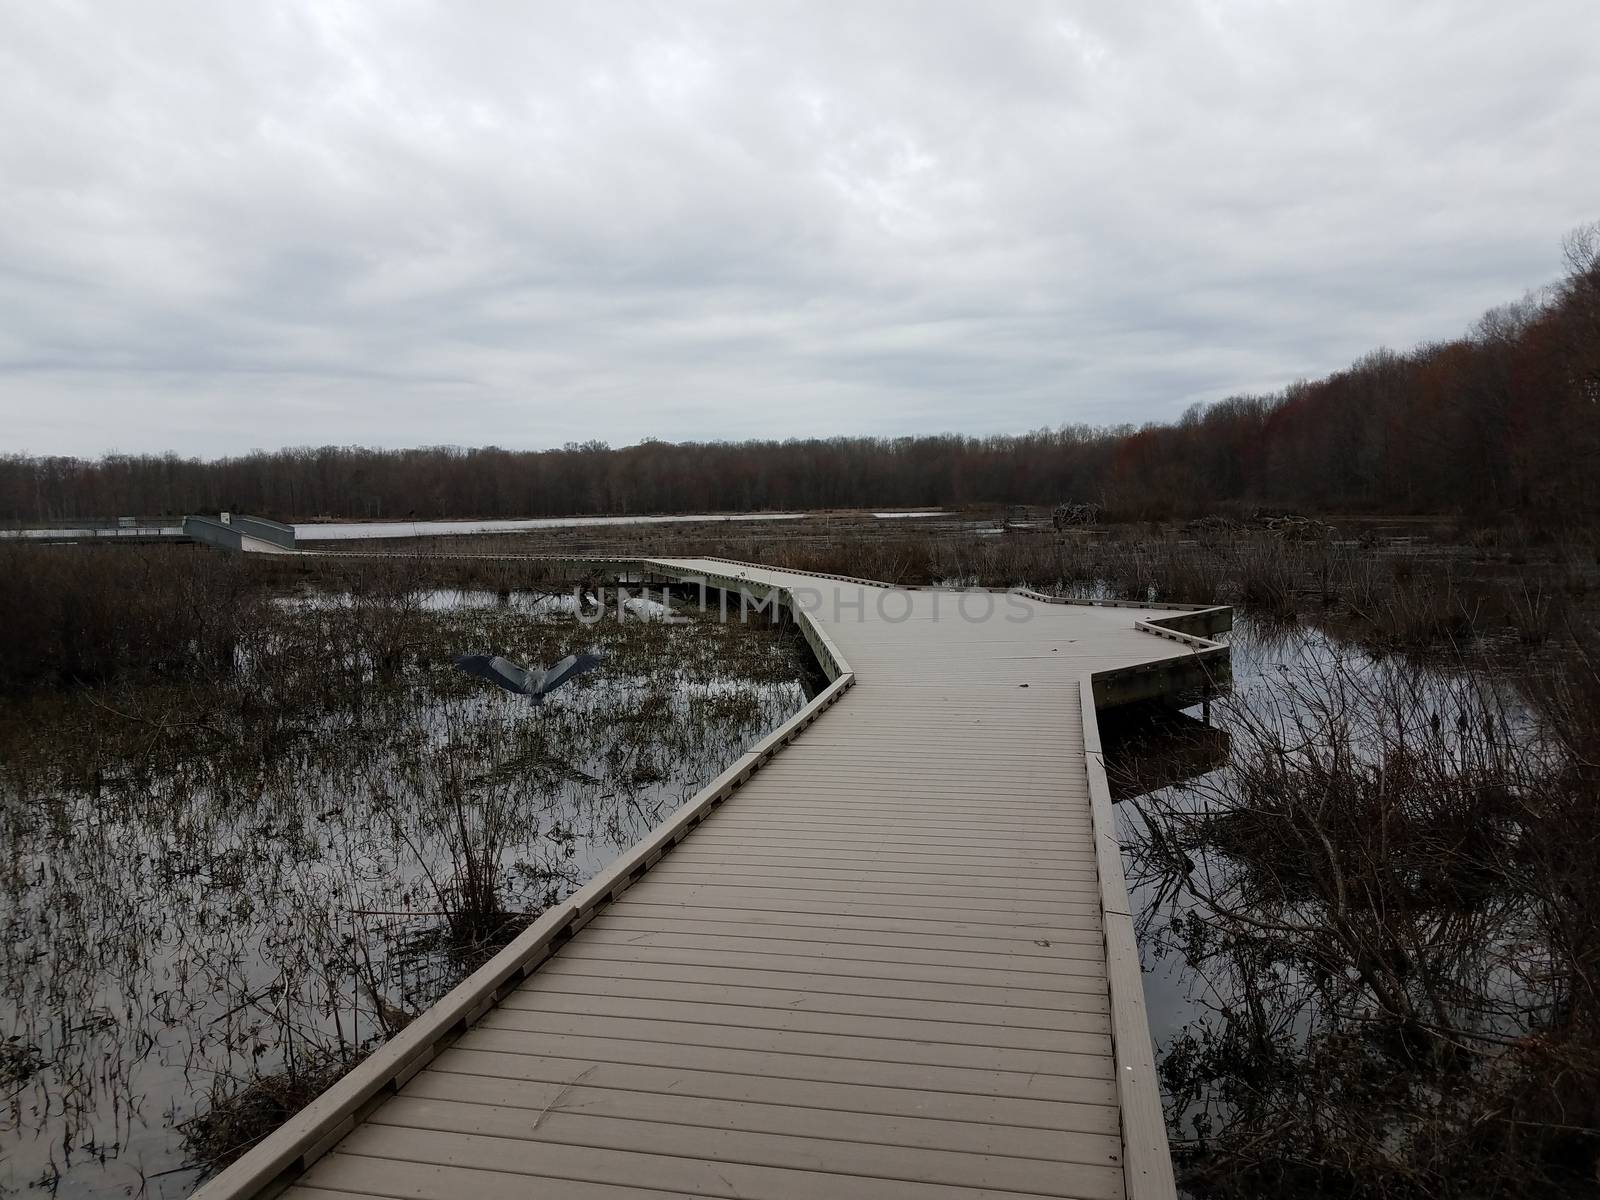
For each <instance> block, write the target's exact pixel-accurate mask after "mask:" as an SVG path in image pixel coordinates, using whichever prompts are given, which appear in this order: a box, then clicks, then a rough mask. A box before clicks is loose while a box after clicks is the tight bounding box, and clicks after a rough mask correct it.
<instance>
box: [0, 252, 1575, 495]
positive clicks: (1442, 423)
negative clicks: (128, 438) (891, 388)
mask: <svg viewBox="0 0 1600 1200" xmlns="http://www.w3.org/2000/svg"><path fill="white" fill-rule="evenodd" d="M1565 250H1566V259H1567V266H1568V269H1567V272H1566V274H1565V275H1564V277H1563V278H1562V279H1561V280H1560V281H1559V282H1557V283H1556V284H1554V285H1552V286H1550V287H1548V288H1546V289H1544V290H1543V291H1542V292H1540V293H1536V294H1532V295H1530V296H1528V297H1526V298H1525V299H1523V300H1522V301H1520V302H1517V303H1514V304H1509V305H1506V306H1503V307H1501V308H1496V309H1493V310H1491V311H1490V312H1489V313H1487V314H1485V315H1484V317H1483V318H1482V319H1481V320H1480V321H1478V322H1477V324H1476V325H1475V326H1474V327H1473V328H1472V330H1471V331H1470V332H1469V333H1467V334H1466V335H1465V336H1463V337H1461V338H1458V339H1455V340H1453V341H1447V342H1439V343H1431V344H1428V345H1423V346H1419V347H1417V348H1415V349H1413V350H1411V351H1409V352H1404V353H1401V352H1395V351H1390V350H1378V351H1375V352H1373V353H1371V354H1369V355H1367V356H1365V357H1364V358H1362V359H1360V360H1359V361H1358V362H1356V363H1354V364H1353V365H1352V366H1350V367H1349V368H1348V369H1346V370H1344V371H1340V372H1337V373H1335V374H1333V375H1330V376H1328V377H1327V378H1325V379H1319V380H1316V381H1310V382H1299V383H1295V384H1293V385H1291V386H1289V387H1287V388H1285V389H1284V390H1282V391H1281V392H1276V393H1272V394H1267V395H1245V396H1233V397H1229V398H1228V399H1225V400H1222V401H1220V402H1217V403H1214V404H1211V405H1196V406H1195V407H1193V408H1191V409H1190V410H1189V411H1188V412H1187V413H1185V414H1184V416H1183V418H1182V419H1181V420H1179V421H1177V422H1174V423H1170V424H1149V425H1145V426H1144V427H1142V428H1134V427H1132V426H1122V427H1115V428H1090V427H1087V426H1071V427H1063V428H1060V429H1048V430H1040V431H1037V432H1033V433H1027V434H1022V435H1018V436H1004V437H985V438H975V437H964V436H959V435H954V434H942V435H937V436H928V437H900V438H815V439H801V440H788V441H744V442H681V443H672V442H660V441H646V442H644V443H641V444H640V445H637V446H626V447H622V448H617V449H613V448H611V447H609V446H607V445H606V444H605V443H603V442H587V443H582V444H569V445H567V446H564V447H562V448H561V449H554V450H536V451H518V450H505V449H500V448H498V447H495V446H489V447H483V448H478V449H462V448H460V447H452V446H433V447H425V448H420V449H411V450H379V449H369V448H364V447H352V446H324V447H321V448H316V449H312V448H299V449H285V450H278V451H272V452H256V453H252V454H247V455H243V456H240V457H233V458H222V459H216V460H211V461H203V460H200V459H193V458H181V457H179V456H177V455H174V454H166V455H122V454H111V455H106V456H104V457H102V458H99V459H78V458H70V457H36V456H29V455H20V454H13V455H9V456H5V457H3V458H0V520H6V521H9V522H27V521H51V520H57V521H58V520H63V519H69V518H91V517H100V518H105V517H112V516H118V515H125V514H126V515H147V516H156V515H171V514H180V513H185V512H205V511H216V510H219V509H232V510H237V511H241V512H250V513H256V514H260V515H264V516H272V517H277V518H280V519H283V520H302V521H303V520H309V519H315V518H318V517H343V518H360V519H404V518H412V519H428V518H444V517H537V516H564V515H571V514H601V513H618V514H642V513H665V512H679V513H682V512H697V511H698V512H737V511H751V510H763V509H765V510H772V509H819V508H866V507H908V506H909V507H921V506H955V505H963V504H976V503H1029V504H1050V503H1057V502H1061V501H1066V500H1074V501H1093V502H1096V503H1099V504H1101V505H1102V506H1103V507H1104V510H1105V512H1106V514H1107V515H1108V516H1110V517H1121V518H1129V519H1156V518H1166V517H1180V516H1186V515H1194V514H1197V513H1201V512H1205V511H1210V510H1214V509H1216V508H1218V507H1219V506H1226V505H1239V504H1246V505H1262V506H1271V507H1280V508H1284V507H1287V508H1296V509H1302V510H1317V511H1328V510H1337V511H1352V512H1355V511H1362V512H1447V511H1453V512H1459V513H1463V514H1468V515H1474V516H1491V515H1494V514H1501V513H1509V512H1515V513H1526V514H1530V515H1535V516H1538V517H1541V518H1543V519H1552V520H1558V521H1559V520H1569V521H1571V520H1580V519H1586V518H1589V517H1592V516H1594V515H1595V514H1596V513H1597V512H1600V223H1596V224H1594V225H1590V226H1586V227H1584V228H1582V229H1579V230H1577V231H1575V232H1573V233H1572V234H1570V235H1569V236H1568V237H1567V239H1566V242H1565Z"/></svg>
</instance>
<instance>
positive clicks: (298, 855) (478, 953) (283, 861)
mask: <svg viewBox="0 0 1600 1200" xmlns="http://www.w3.org/2000/svg"><path fill="white" fill-rule="evenodd" d="M197 561H198V560H197ZM129 569H132V568H129ZM199 569H201V570H207V569H209V566H202V567H200V568H199ZM179 573H180V574H181V569H180V572H179ZM274 587H275V591H276V594H270V595H258V594H257V590H258V589H253V588H252V587H249V586H241V587H240V588H239V589H238V595H239V596H240V597H241V598H242V599H241V601H240V605H239V607H237V608H236V609H235V610H232V611H229V612H226V613H223V614H213V616H214V618H215V620H214V622H213V623H214V624H216V626H217V627H218V629H219V631H222V630H224V627H225V633H224V632H219V634H218V638H217V643H216V646H217V647H220V646H222V645H224V644H225V645H226V648H227V655H226V662H225V663H223V662H221V661H219V660H216V659H215V658H208V659H206V660H205V661H204V662H202V661H200V660H193V661H191V662H189V664H188V667H189V669H188V670H182V669H180V667H181V665H182V663H181V660H180V659H178V658H174V659H172V660H171V662H170V663H168V664H167V665H166V666H164V667H163V668H162V669H155V670H146V669H143V667H141V666H140V661H139V660H138V656H137V655H136V654H135V655H133V656H131V657H130V660H129V662H127V663H125V664H123V665H124V666H125V668H126V669H110V668H109V667H108V670H107V671H106V673H105V678H103V679H102V680H101V681H99V682H96V683H94V684H87V683H85V684H81V685H76V686H68V687H42V688H35V689H30V690H27V691H18V692H13V694H12V695H11V697H10V699H9V700H8V701H7V702H6V703H5V704H4V706H3V708H0V714H3V715H0V825H3V828H0V839H3V844H4V845H5V846H6V847H7V849H8V854H7V856H6V859H5V862H4V865H3V868H0V870H3V874H0V888H3V890H4V896H3V901H4V911H5V916H4V921H5V928H4V935H5V936H4V942H3V946H0V977H3V979H4V985H5V1000H6V1003H5V1016H4V1028H3V1030H0V1044H3V1045H4V1047H5V1049H4V1051H3V1058H0V1086H3V1089H4V1090H3V1093H0V1095H3V1097H4V1104H5V1109H4V1121H5V1125H6V1128H5V1132H4V1135H3V1151H0V1154H3V1157H0V1188H3V1189H5V1190H7V1191H11V1190H15V1191H27V1190H32V1189H40V1190H42V1191H44V1192H46V1193H54V1194H59V1195H63V1196H90V1195H95V1196H100V1195H137V1194H145V1195H155V1196H181V1195H186V1194H187V1193H188V1192H189V1190H191V1189H192V1188H193V1186H194V1184H195V1182H196V1180H197V1179H198V1178H199V1176H200V1173H201V1168H202V1167H203V1166H205V1165H206V1164H208V1163H212V1164H214V1163H215V1162H220V1161H222V1160H225V1159H226V1158H228V1157H231V1156H232V1155H233V1154H236V1153H237V1152H238V1151H240V1150H242V1149H243V1148H244V1147H245V1145H246V1144H247V1143H248V1141H249V1140H250V1139H251V1138H254V1137H259V1136H260V1135H261V1134H262V1133H264V1132H265V1128H263V1126H264V1125H265V1126H270V1124H271V1123H272V1122H273V1121H275V1120H281V1118H282V1117H283V1116H284V1115H286V1112H285V1111H284V1110H285V1109H286V1108H288V1109H292V1107H293V1106H294V1105H295V1104H297V1103H299V1102H301V1101H302V1100H303V1099H304V1098H305V1097H306V1096H307V1095H308V1094H314V1093H315V1091H317V1090H319V1088H320V1087H321V1086H322V1085H324V1084H325V1083H326V1082H329V1081H331V1079H332V1078H334V1077H336V1076H337V1074H338V1073H340V1072H341V1071H342V1070H343V1069H345V1068H347V1067H348V1065H349V1064H351V1063H353V1062H354V1061H356V1060H357V1059H358V1058H359V1057H360V1056H361V1055H362V1054H364V1053H365V1052H367V1051H368V1050H370V1049H371V1048H372V1047H373V1046H374V1045H376V1044H378V1043H379V1042H381V1041H382V1040H383V1039H384V1038H385V1037H387V1036H388V1035H389V1034H391V1033H393V1032H394V1031H396V1030H397V1029H398V1028H400V1027H402V1026H403V1025H404V1024H405V1023H406V1022H407V1021H408V1020H409V1019H410V1018H411V1017H412V1016H413V1015H415V1014H416V1013H418V1012H419V1011H421V1010H422V1009H424V1008H425V1007H427V1006H428V1005H429V1004H430V1003H432V1002H433V1001H434V1000H436V999H437V998H438V997H439V996H440V995H442V994H443V993H444V992H445V991H446V990H448V989H449V987H451V986H452V985H453V984H454V983H455V982H457V981H458V980H459V979H460V978H462V977H463V976H464V975H465V974H466V973H468V972H469V971H470V970H471V969H472V968H473V967H474V966H475V965H477V964H478V963H479V962H481V961H482V960H483V959H484V957H485V956H487V955H488V954H491V953H492V952H493V951H494V949H496V948H497V947H498V946H499V945H502V944H504V942H505V941H506V940H508V939H509V938H510V937H511V936H514V934H515V932H516V931H517V930H518V929H520V928H521V927H523V925H525V924H526V923H527V922H528V921H529V920H531V918H532V917H533V916H535V915H537V914H538V913H539V912H540V911H541V910H543V909H544V908H545V907H546V906H548V905H550V904H552V903H554V902H556V901H558V900H560V899H561V898H563V897H565V896H566V895H568V894H569V893H571V892H572V891H573V890H575V889H576V888H577V887H578V886H581V884H582V883H583V882H584V881H585V880H587V879H588V878H589V877H591V876H592V875H593V874H594V873H595V872H596V871H598V870H599V869H601V868H602V867H603V866H604V865H605V864H606V863H608V862H609V861H610V860H611V859H612V858H614V857H615V856H616V855H617V854H618V853H619V851H620V850H622V849H623V848H625V847H627V846H628V845H630V844H632V843H633V842H634V841H636V840H637V839H638V838H639V837H641V836H642V835H643V834H644V833H646V832H647V831H648V830H649V829H650V828H652V827H653V826H654V825H656V824H658V823H659V822H660V821H661V820H662V819H663V818H664V817H665V816H666V815H668V814H669V813H670V812H671V811H672V810H673V809H674V808H675V807H676V806H677V805H679V804H680V803H682V801H683V800H685V799H686V798H687V797H688V796H690V795H692V794H693V793H694V792H695V791H696V790H697V789H698V788H699V787H700V786H701V785H702V784H703V783H705V782H706V781H708V780H709V779H711V778H712V777H713V776H715V775H716V774H717V773H718V772H719V771H720V770H721V769H722V768H724V767H725V766H726V765H727V764H728V763H730V762H731V761H732V760H733V759H734V758H736V757H737V756H738V755H739V754H740V753H742V752H743V750H744V749H745V748H746V747H747V746H749V745H750V744H751V743H753V742H754V741H756V740H758V739H759V738H760V737H761V736H762V735H763V734H765V733H766V732H767V731H768V730H770V729H771V728H772V727H774V726H775V725H777V724H778V723H780V722H781V721H782V720H784V719H785V718H786V717H787V716H789V715H790V714H791V713H793V712H794V711H796V710H797V709H798V708H799V707H800V706H801V705H802V704H803V703H804V700H805V687H806V684H805V673H806V671H807V669H808V660H807V658H806V650H805V647H804V643H803V641H801V640H800V639H799V638H798V636H797V635H796V634H795V633H794V632H793V630H792V629H785V628H781V627H777V626H772V625H754V624H752V625H749V626H744V625H740V624H738V623H737V622H732V623H728V624H723V623H722V622H720V621H718V620H716V619H715V617H714V615H704V616H703V615H701V614H700V613H698V612H697V611H696V610H695V608H694V607H693V606H685V607H684V609H683V611H682V613H681V615H680V614H676V613H675V614H673V619H670V620H669V619H666V617H667V614H666V613H665V611H664V610H663V608H662V605H661V603H660V597H659V596H657V597H655V598H654V599H652V600H649V601H642V600H640V599H638V598H634V599H632V600H631V601H628V602H626V603H625V604H624V605H623V608H622V616H621V617H620V618H619V616H618V610H617V606H616V601H615V597H614V595H612V594H609V593H607V594H605V595H604V597H603V598H604V599H605V602H606V603H605V608H604V610H603V611H600V612H597V611H596V610H595V608H594V606H593V605H591V604H590V603H589V602H588V600H587V599H586V598H585V597H584V595H583V594H582V593H579V595H578V598H576V599H574V597H573V596H572V595H571V594H567V595H566V596H565V597H563V596H562V595H561V593H559V592H532V591H516V590H504V591H471V590H468V591H458V590H454V589H447V590H440V589H439V588H437V587H435V586H432V585H430V584H427V583H426V582H424V581H420V580H419V581H413V583H411V584H405V585H393V586H391V585H383V586H378V587H374V588H373V589H371V590H368V591H366V592H360V593H352V592H350V591H348V590H328V588H327V586H326V581H324V582H323V583H322V584H315V585H313V586H310V587H307V586H306V585H305V583H304V582H301V583H298V584H297V585H296V587H295V589H294V590H293V591H291V592H287V593H285V592H283V591H282V589H281V588H280V587H277V585H274ZM219 606H221V607H224V608H226V607H227V604H226V602H225V601H223V600H219ZM224 618H226V619H224ZM215 648H216V647H214V649H215ZM588 649H594V650H599V651H601V652H603V653H604V654H605V655H606V661H605V663H604V665H603V666H602V667H601V668H600V669H599V670H597V671H595V672H593V673H591V674H589V675H586V676H583V677H582V678H580V679H578V680H576V681H574V682H572V683H569V684H568V685H566V686H565V687H564V688H563V689H561V690H560V691H559V692H558V693H556V694H555V695H554V696H552V697H551V698H549V699H547V700H546V701H545V702H544V703H543V704H542V705H539V706H536V705H533V704H532V703H530V702H529V701H528V700H527V699H526V698H525V697H521V696H517V695H513V694H510V693H506V692H502V691H499V690H497V689H493V688H491V687H489V686H488V685H487V684H485V683H483V682H482V681H481V680H476V679H472V678H470V677H467V676H465V675H463V674H461V673H460V672H458V671H457V670H456V669H455V668H454V667H453V665H452V663H451V657H452V655H454V654H457V653H464V652H465V653H498V654H504V655H506V656H507V657H509V658H511V659H513V660H514V661H518V662H523V663H550V662H553V661H554V660H555V659H557V658H559V657H561V656H562V655H564V654H566V653H568V652H571V651H575V650H588Z"/></svg>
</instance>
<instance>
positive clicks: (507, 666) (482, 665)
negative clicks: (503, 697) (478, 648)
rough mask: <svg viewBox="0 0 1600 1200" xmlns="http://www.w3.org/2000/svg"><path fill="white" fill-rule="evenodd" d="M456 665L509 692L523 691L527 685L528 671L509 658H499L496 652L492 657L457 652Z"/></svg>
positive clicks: (469, 673)
mask: <svg viewBox="0 0 1600 1200" xmlns="http://www.w3.org/2000/svg"><path fill="white" fill-rule="evenodd" d="M456 666H458V667H460V668H461V669H462V670H463V671H465V672H466V673H467V674H468V675H476V676H477V677H478V678H479V679H487V680H488V681H489V682H490V683H494V684H498V685H499V686H501V687H503V688H505V689H506V690H507V691H510V692H524V691H526V690H527V686H528V673H527V672H526V671H524V670H523V669H522V668H521V667H519V666H517V664H516V663H514V662H511V661H510V660H509V659H504V658H501V657H500V656H499V655H498V654H497V655H495V656H494V657H493V658H491V657H489V655H487V654H458V655H456Z"/></svg>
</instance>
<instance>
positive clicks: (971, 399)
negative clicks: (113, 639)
mask: <svg viewBox="0 0 1600 1200" xmlns="http://www.w3.org/2000/svg"><path fill="white" fill-rule="evenodd" d="M1595 128H1600V8H1597V7H1596V6H1594V5H1592V4H1589V3H1586V2H1583V0H1571V2H1557V0H1533V2H1531V3H1525V4H1521V5H1518V6H1513V7H1511V8H1507V7H1506V6H1504V5H1499V4H1488V3H1476V2H1472V3H1465V2H1463V3H1450V4H1445V3H1422V4H1416V5H1407V6H1394V5H1389V4H1379V3H1375V2H1367V3H1347V4H1331V3H1305V4H1292V5H1291V4H1282V3H1267V2H1260V0H1242V2H1234V3H1227V4H1222V3H1191V4H1177V3H1173V4H1152V5H1128V6H1116V7H1115V8H1113V7H1112V6H1105V5H1098V4H1087V3H1084V4H1052V3H1018V4H1013V5H971V4H966V3H954V2H951V3H932V2H926V0H921V2H918V3H909V2H905V3H893V4H891V3H868V4H858V5H849V6H843V5H840V6H828V5H818V4H815V3H793V4H786V5H785V4H763V5H751V4H734V3H729V4H720V5H719V4H624V3H608V4H604V5H554V4H541V5H529V4H523V3H505V4H472V5H448V4H442V3H437V4H436V3H424V2H421V0H411V2H409V3H385V4H376V3H372V4H354V3H343V4H340V3H327V2H325V0H322V2H312V0H301V2H286V3H280V4H275V5H271V6H266V5H215V4H202V3H198V2H195V3H176V2H159V3H158V2H154V0H125V2H123V3H119V4H116V5H89V4H78V5H72V4H66V3H59V4H53V5H12V6H9V7H8V8H7V9H6V10H5V12H4V13H3V14H0V419H3V421H4V428H5V435H4V438H3V439H0V447H3V448H4V449H7V450H22V449H30V450H33V451H36V452H77V453H94V452H97V451H99V450H101V449H105V448H109V447H113V446H114V447H117V448H120V449H123V450H145V449H163V448H167V447H169V446H170V447H173V448H176V449H178V450H180V451H182V452H186V453H219V452H235V451H239V450H243V449H247V448H249V447H252V446H274V445H278V444H281V443H285V442H288V443H305V442H312V443H320V442H327V441H333V442H362V443H367V444H387V445H408V444H416V443H422V442H437V441H451V442H459V443H468V444H470V443H485V442H495V443H499V444H502V445H526V446H540V445H548V444H553V443H559V442H562V441H566V440H579V439H584V438H589V437H603V438H607V439H609V440H611V441H613V442H615V443H621V442H626V441H632V440H635V439H637V438H639V437H643V436H647V435H653V436H656V437H662V438H669V439H684V438H692V437H694V438H705V437H719V436H730V437H742V436H752V435H777V436H787V435H800V434H831V433H863V432H870V433H901V432H918V431H930V430H965V431H971V432H977V433H986V432H995V431H1006V430H1022V429H1027V428H1033V427H1037V426H1039V425H1045V424H1057V423H1061V422H1076V421H1089V422H1095V423H1104V422H1122V421H1140V420H1145V419H1159V418H1164V417H1170V416H1173V415H1175V414H1176V413H1177V412H1179V411H1181V409H1182V408H1183V407H1184V406H1186V405H1187V404H1189V403H1190V402H1192V401H1194V400H1196V399H1207V398H1217V397H1220V396H1222V395H1225V394H1227V393H1229V392H1231V391H1237V390H1252V389H1264V388H1268V387H1272V386H1277V385H1281V384H1282V383H1284V382H1287V381H1289V380H1291V379H1293V378H1296V377H1298V376H1302V375H1313V374H1317V373H1320V372H1323V371H1326V370H1329V369H1333V368H1336V367H1338V366H1341V365H1343V364H1344V363H1345V362H1347V361H1348V360H1349V359H1351V358H1352V357H1354V356H1356V355H1359V354H1361V353H1363V352H1364V351H1366V350H1367V349H1370V348H1372V347H1373V346H1375V345H1378V344H1389V345H1395V346H1405V345H1409V344H1411V343H1412V342H1415V341H1417V340H1420V339H1425V338H1433V337H1442V336H1451V335H1454V334H1456V333H1458V332H1460V331H1461V330H1463V329H1465V328H1466V326H1467V325H1468V324H1469V323H1470V322H1471V321H1472V319H1473V318H1474V317H1475V316H1476V315H1477V314H1478V313H1479V312H1480V311H1481V310H1482V309H1484V308H1485V307H1487V306H1489V305H1491V304H1494V303H1498V302H1501V301H1504V300H1508V299H1513V298H1515V297H1516V296H1518V295H1520V294H1521V292H1522V291H1523V289H1524V288H1526V287H1529V286H1534V285H1537V284H1539V283H1541V282H1543V281H1545V280H1546V279H1548V278H1550V277H1552V276H1553V275H1554V274H1556V273H1557V271H1558V270H1559V265H1560V264H1559V239H1560V236H1561V234H1562V233H1563V232H1565V230H1566V229H1568V228H1569V227H1571V226H1572V225H1575V224H1577V223H1579V222H1580V221H1584V220H1590V219H1594V218H1595V217H1597V216H1600V208H1597V206H1600V159H1597V158H1596V156H1595V155H1593V154H1592V153H1591V152H1589V149H1588V142H1589V141H1590V140H1592V136H1591V131H1592V130H1593V129H1595Z"/></svg>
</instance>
